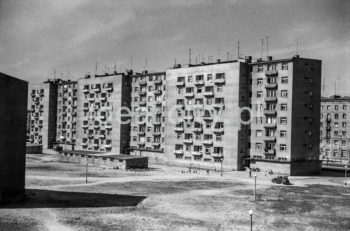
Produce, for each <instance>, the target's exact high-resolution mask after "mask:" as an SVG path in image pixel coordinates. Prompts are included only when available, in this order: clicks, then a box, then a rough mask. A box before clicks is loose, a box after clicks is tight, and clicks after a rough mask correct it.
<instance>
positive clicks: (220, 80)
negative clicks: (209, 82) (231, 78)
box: [214, 79, 225, 84]
mask: <svg viewBox="0 0 350 231" xmlns="http://www.w3.org/2000/svg"><path fill="white" fill-rule="evenodd" d="M214 83H215V84H224V83H225V79H214Z"/></svg>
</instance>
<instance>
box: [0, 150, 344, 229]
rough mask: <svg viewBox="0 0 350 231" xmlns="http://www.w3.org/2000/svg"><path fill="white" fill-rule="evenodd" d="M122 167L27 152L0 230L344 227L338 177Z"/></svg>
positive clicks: (1, 210) (2, 214)
mask: <svg viewBox="0 0 350 231" xmlns="http://www.w3.org/2000/svg"><path fill="white" fill-rule="evenodd" d="M152 167H153V169H152V170H151V171H148V172H122V171H117V170H112V169H103V168H100V167H93V166H90V167H89V178H88V183H87V184H86V183H85V167H84V166H80V165H77V164H71V163H62V162H59V161H58V159H57V158H56V156H55V155H27V171H26V175H27V176H26V188H27V195H28V200H27V201H25V202H20V203H15V204H11V205H5V206H1V207H0V230H1V231H2V230H16V231H17V230H19V231H20V230H26V231H27V230H30V231H31V230H60V231H61V230H249V228H250V226H249V225H250V217H249V215H248V210H250V209H252V210H253V219H254V222H253V223H254V224H253V225H254V230H269V231H270V230H348V228H349V227H350V187H349V188H345V187H343V186H342V184H343V183H344V177H343V175H340V176H330V175H329V174H327V176H322V177H320V176H318V177H291V178H290V179H291V182H292V183H293V185H291V186H280V185H273V184H272V183H270V180H271V178H270V177H268V176H265V175H264V174H263V173H259V175H258V178H257V179H258V180H257V182H258V185H257V192H258V193H257V201H256V202H254V201H253V189H254V179H253V178H249V177H248V176H247V175H248V174H247V173H245V172H231V173H224V176H220V174H219V173H217V172H210V175H207V174H206V173H205V172H204V171H201V172H199V173H195V174H194V173H192V174H189V173H181V170H182V169H180V168H176V167H165V166H161V165H153V166H152Z"/></svg>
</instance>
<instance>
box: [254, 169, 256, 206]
mask: <svg viewBox="0 0 350 231" xmlns="http://www.w3.org/2000/svg"><path fill="white" fill-rule="evenodd" d="M254 201H256V174H254Z"/></svg>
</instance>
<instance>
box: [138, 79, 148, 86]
mask: <svg viewBox="0 0 350 231" xmlns="http://www.w3.org/2000/svg"><path fill="white" fill-rule="evenodd" d="M139 84H140V85H141V86H142V85H147V80H140V81H139Z"/></svg>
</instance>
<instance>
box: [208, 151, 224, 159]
mask: <svg viewBox="0 0 350 231" xmlns="http://www.w3.org/2000/svg"><path fill="white" fill-rule="evenodd" d="M211 156H212V157H219V158H224V155H223V154H222V153H218V152H213V153H212V154H211Z"/></svg>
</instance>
